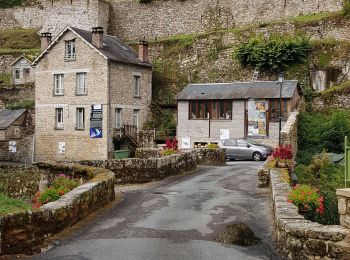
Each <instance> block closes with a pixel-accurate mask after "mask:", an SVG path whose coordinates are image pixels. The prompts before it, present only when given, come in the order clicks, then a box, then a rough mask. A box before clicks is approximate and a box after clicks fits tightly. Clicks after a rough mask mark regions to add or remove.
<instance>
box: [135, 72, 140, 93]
mask: <svg viewBox="0 0 350 260" xmlns="http://www.w3.org/2000/svg"><path fill="white" fill-rule="evenodd" d="M140 83H141V76H140V75H134V97H139V96H140Z"/></svg>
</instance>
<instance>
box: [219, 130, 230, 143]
mask: <svg viewBox="0 0 350 260" xmlns="http://www.w3.org/2000/svg"><path fill="white" fill-rule="evenodd" d="M229 138H230V129H220V140H225V139H229Z"/></svg>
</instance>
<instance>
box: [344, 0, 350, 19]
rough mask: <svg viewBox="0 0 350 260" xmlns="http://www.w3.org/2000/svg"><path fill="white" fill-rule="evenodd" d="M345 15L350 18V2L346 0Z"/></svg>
mask: <svg viewBox="0 0 350 260" xmlns="http://www.w3.org/2000/svg"><path fill="white" fill-rule="evenodd" d="M343 15H344V16H345V17H349V16H350V0H344V3H343Z"/></svg>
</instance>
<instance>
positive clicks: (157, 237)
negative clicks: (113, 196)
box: [33, 162, 280, 260]
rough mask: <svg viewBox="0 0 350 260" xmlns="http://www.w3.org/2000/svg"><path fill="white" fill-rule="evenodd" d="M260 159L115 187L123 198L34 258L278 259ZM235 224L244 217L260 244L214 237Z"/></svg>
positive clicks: (203, 167) (242, 220) (208, 167)
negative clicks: (259, 183) (261, 186)
mask: <svg viewBox="0 0 350 260" xmlns="http://www.w3.org/2000/svg"><path fill="white" fill-rule="evenodd" d="M260 164H261V163H259V162H230V163H228V165H227V166H223V167H212V166H200V167H198V169H197V170H195V171H193V172H191V173H189V174H186V175H181V176H175V177H172V178H169V179H167V180H164V181H162V182H156V183H152V184H148V185H141V186H137V187H134V186H121V187H117V189H118V190H119V191H122V192H123V199H122V201H121V202H120V203H118V204H117V205H116V206H115V207H113V208H110V209H108V210H107V211H106V213H105V214H103V215H102V216H99V217H97V218H96V219H95V220H94V221H92V222H91V223H90V224H89V225H87V226H86V227H84V228H82V229H80V230H78V231H76V232H75V233H74V234H72V235H70V236H69V237H66V238H65V239H63V241H61V242H60V243H55V244H56V246H54V247H53V248H52V249H50V250H48V251H47V252H45V253H42V254H41V255H37V256H34V257H33V259H101V260H102V259H120V260H122V259H128V260H129V259H135V260H136V259H137V260H138V259H140V260H141V259H142V260H148V259H149V260H157V259H169V260H173V259H174V260H175V259H179V260H185V259H191V260H195V259H201V260H204V259H208V260H213V259H230V260H232V259H237V260H238V259H279V258H280V257H279V256H278V255H277V254H276V253H275V246H274V244H273V242H272V234H271V228H272V219H271V215H272V213H271V209H270V203H269V200H268V197H269V194H268V190H266V189H265V190H264V189H258V188H257V176H256V171H257V168H258V167H259V165H260ZM233 223H245V224H246V225H247V226H249V227H250V228H251V229H252V230H253V232H254V233H255V235H256V236H257V237H259V238H260V239H261V242H260V243H258V244H257V245H253V246H249V247H244V246H236V245H228V244H222V243H219V242H216V241H215V239H216V237H217V236H218V235H219V234H220V233H221V232H223V231H224V230H226V227H227V225H229V224H233Z"/></svg>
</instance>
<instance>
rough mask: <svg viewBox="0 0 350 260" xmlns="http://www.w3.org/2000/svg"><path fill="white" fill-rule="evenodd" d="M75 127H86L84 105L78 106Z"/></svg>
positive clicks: (79, 128)
mask: <svg viewBox="0 0 350 260" xmlns="http://www.w3.org/2000/svg"><path fill="white" fill-rule="evenodd" d="M75 117H76V120H75V129H78V130H82V129H84V128H85V109H84V108H83V107H77V109H76V113H75Z"/></svg>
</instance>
